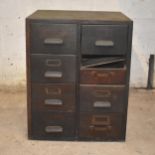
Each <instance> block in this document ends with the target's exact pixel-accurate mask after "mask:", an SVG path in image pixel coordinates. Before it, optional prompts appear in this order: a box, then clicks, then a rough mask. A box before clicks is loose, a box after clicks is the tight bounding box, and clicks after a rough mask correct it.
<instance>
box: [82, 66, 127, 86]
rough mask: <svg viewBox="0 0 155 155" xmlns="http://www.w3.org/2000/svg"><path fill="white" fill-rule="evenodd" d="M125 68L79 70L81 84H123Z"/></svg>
mask: <svg viewBox="0 0 155 155" xmlns="http://www.w3.org/2000/svg"><path fill="white" fill-rule="evenodd" d="M125 81H126V67H124V68H118V69H114V68H111V69H110V68H109V69H108V68H106V69H103V68H102V69H95V68H89V69H81V70H80V83H81V84H125Z"/></svg>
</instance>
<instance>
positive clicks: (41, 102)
mask: <svg viewBox="0 0 155 155" xmlns="http://www.w3.org/2000/svg"><path fill="white" fill-rule="evenodd" d="M31 97H32V108H33V109H34V110H35V109H38V110H51V111H64V112H73V111H75V85H72V84H32V94H31Z"/></svg>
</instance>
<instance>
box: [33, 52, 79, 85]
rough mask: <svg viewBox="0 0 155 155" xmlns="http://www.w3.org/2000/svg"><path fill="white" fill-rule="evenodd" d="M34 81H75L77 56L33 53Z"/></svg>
mask: <svg viewBox="0 0 155 155" xmlns="http://www.w3.org/2000/svg"><path fill="white" fill-rule="evenodd" d="M31 75H32V77H31V80H32V82H34V83H36V82H44V83H50V82H55V83H59V82H60V83H64V82H75V79H76V56H64V55H61V56H57V55H42V54H38V55H31Z"/></svg>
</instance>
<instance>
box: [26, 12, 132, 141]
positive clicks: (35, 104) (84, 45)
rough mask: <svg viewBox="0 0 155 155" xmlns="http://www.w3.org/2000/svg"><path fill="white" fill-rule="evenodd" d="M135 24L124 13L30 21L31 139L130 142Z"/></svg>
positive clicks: (41, 16) (41, 15)
mask: <svg viewBox="0 0 155 155" xmlns="http://www.w3.org/2000/svg"><path fill="white" fill-rule="evenodd" d="M132 25H133V22H132V20H130V19H129V18H128V17H126V16H125V15H123V14H122V13H120V12H89V11H47V10H46V11H45V10H39V11H36V12H35V13H33V14H32V15H30V16H29V17H28V18H27V19H26V43H27V51H26V55H27V103H28V104H27V105H28V136H29V138H30V139H43V140H45V139H46V140H84V141H124V140H125V134H126V121H127V107H128V90H129V76H130V60H131V43H132Z"/></svg>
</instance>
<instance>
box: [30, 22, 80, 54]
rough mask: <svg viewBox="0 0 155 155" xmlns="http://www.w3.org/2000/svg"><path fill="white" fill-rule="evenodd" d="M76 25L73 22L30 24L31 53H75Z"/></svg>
mask: <svg viewBox="0 0 155 155" xmlns="http://www.w3.org/2000/svg"><path fill="white" fill-rule="evenodd" d="M76 32H77V26H76V25H74V24H50V23H33V24H31V44H30V49H31V52H32V53H54V54H75V53H76V46H77V45H76V44H77V43H76V42H77V39H76V38H77V34H76Z"/></svg>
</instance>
